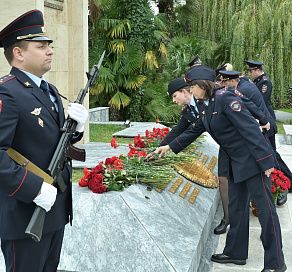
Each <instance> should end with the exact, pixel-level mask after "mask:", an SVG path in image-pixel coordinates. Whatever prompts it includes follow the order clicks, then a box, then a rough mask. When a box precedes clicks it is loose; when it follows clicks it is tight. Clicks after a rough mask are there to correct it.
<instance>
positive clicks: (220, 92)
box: [215, 87, 228, 96]
mask: <svg viewBox="0 0 292 272" xmlns="http://www.w3.org/2000/svg"><path fill="white" fill-rule="evenodd" d="M227 92H228V91H227V88H226V87H225V88H224V89H220V90H218V91H216V93H215V95H221V96H222V95H223V94H225V93H227Z"/></svg>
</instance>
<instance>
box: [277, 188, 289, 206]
mask: <svg viewBox="0 0 292 272" xmlns="http://www.w3.org/2000/svg"><path fill="white" fill-rule="evenodd" d="M287 194H288V190H286V191H284V192H283V193H282V197H280V198H277V205H278V206H282V205H284V204H285V203H286V202H287Z"/></svg>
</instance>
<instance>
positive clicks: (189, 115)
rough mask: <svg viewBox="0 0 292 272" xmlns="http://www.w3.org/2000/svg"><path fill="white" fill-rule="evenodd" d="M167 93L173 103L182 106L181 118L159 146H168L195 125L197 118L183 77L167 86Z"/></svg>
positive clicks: (194, 106) (195, 109) (192, 100)
mask: <svg viewBox="0 0 292 272" xmlns="http://www.w3.org/2000/svg"><path fill="white" fill-rule="evenodd" d="M167 93H168V95H169V96H171V97H172V100H173V102H174V103H176V104H178V105H179V106H183V105H184V107H183V109H182V111H181V118H180V120H179V122H178V123H177V125H176V126H175V127H174V128H173V129H172V130H171V131H170V132H169V133H168V134H167V135H166V136H165V137H164V139H163V140H162V141H161V143H160V145H159V146H164V145H167V144H169V143H170V142H171V141H172V140H174V139H175V138H176V137H177V136H178V135H180V134H182V133H183V132H184V131H185V130H186V129H187V128H188V127H189V126H191V125H195V123H196V121H197V119H198V118H199V117H200V116H199V110H198V108H197V105H196V102H195V99H194V97H193V96H192V94H191V93H190V87H189V86H188V83H186V81H185V79H184V78H183V77H180V78H176V79H174V80H173V81H171V82H170V83H169V85H168V90H167Z"/></svg>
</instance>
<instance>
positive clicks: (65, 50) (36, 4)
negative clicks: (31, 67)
mask: <svg viewBox="0 0 292 272" xmlns="http://www.w3.org/2000/svg"><path fill="white" fill-rule="evenodd" d="M3 2H4V3H1V9H0V29H3V27H5V26H6V25H7V24H8V23H10V22H11V21H13V20H14V19H15V18H17V17H18V16H20V15H21V14H23V13H25V12H27V11H29V10H32V9H39V10H41V11H42V12H43V13H44V19H45V28H46V31H47V36H48V37H50V38H51V39H53V40H54V42H53V43H52V44H51V47H52V49H53V51H54V55H53V62H52V69H51V71H49V72H48V73H47V74H45V78H46V79H47V80H48V81H49V82H50V83H52V84H54V85H55V86H57V88H58V89H59V92H60V93H61V94H62V95H64V96H66V97H68V98H69V99H70V100H72V101H74V100H75V99H76V97H77V95H78V93H79V91H80V89H81V88H83V87H84V86H85V84H86V81H87V78H86V75H85V73H86V72H88V71H89V70H90V69H91V68H90V67H88V0H45V1H44V0H13V4H12V2H11V1H3ZM0 63H1V65H0V76H3V75H6V74H8V73H9V71H10V66H9V65H8V63H7V61H6V59H5V57H4V55H3V48H1V49H0ZM62 100H63V103H64V107H65V109H66V108H67V105H68V102H67V101H65V100H64V99H62ZM84 106H85V107H86V108H87V109H88V108H89V96H88V95H87V96H86V98H85V101H84ZM87 142H89V122H87V124H86V126H85V133H84V137H83V140H82V143H87Z"/></svg>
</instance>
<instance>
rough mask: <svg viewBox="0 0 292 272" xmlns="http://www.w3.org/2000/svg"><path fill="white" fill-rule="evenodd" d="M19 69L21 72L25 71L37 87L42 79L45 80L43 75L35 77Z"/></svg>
mask: <svg viewBox="0 0 292 272" xmlns="http://www.w3.org/2000/svg"><path fill="white" fill-rule="evenodd" d="M19 70H20V71H22V72H23V73H25V74H26V75H27V76H28V77H29V78H30V79H31V80H32V81H33V82H34V83H35V84H36V85H37V86H38V87H40V86H41V82H42V80H45V78H44V76H42V77H37V76H36V75H34V74H32V73H29V72H27V71H23V70H21V69H19Z"/></svg>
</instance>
